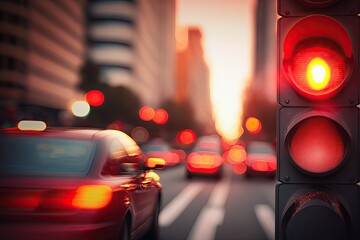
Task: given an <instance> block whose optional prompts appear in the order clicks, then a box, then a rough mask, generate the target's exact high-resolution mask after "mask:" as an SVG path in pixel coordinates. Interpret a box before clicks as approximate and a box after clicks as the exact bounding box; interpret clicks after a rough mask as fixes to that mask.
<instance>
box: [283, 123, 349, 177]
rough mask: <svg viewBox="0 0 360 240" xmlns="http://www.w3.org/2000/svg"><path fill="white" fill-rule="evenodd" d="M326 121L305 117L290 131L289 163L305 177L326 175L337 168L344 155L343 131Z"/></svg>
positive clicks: (338, 126) (335, 124) (336, 125)
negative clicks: (307, 175) (290, 160)
mask: <svg viewBox="0 0 360 240" xmlns="http://www.w3.org/2000/svg"><path fill="white" fill-rule="evenodd" d="M341 129H342V127H341V126H340V125H339V124H337V123H336V122H335V121H333V120H331V119H330V118H327V117H323V116H313V117H309V118H307V119H305V120H303V121H301V122H299V123H298V124H297V125H296V126H295V128H294V129H293V132H292V133H293V134H292V135H291V139H289V140H290V142H289V151H290V154H291V157H292V160H293V162H294V163H295V164H296V165H297V166H298V167H300V169H303V170H305V171H307V172H309V173H314V174H323V173H328V172H330V171H332V170H334V169H336V168H337V167H339V166H340V165H341V163H342V161H343V160H344V155H345V152H346V142H345V139H344V135H345V133H344V132H345V131H344V130H341Z"/></svg>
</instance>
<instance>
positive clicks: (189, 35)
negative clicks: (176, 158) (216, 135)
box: [176, 27, 215, 133]
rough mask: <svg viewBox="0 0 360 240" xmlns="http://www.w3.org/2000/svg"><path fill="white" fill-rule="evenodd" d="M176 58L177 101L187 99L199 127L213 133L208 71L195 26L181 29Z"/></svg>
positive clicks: (199, 36)
mask: <svg viewBox="0 0 360 240" xmlns="http://www.w3.org/2000/svg"><path fill="white" fill-rule="evenodd" d="M179 32H181V33H180V39H179V43H178V53H177V58H176V59H177V61H176V64H177V65H176V66H177V67H176V76H177V80H176V101H177V102H178V103H181V102H185V101H188V102H189V103H190V105H191V106H192V107H193V110H194V117H195V120H196V122H197V123H198V124H199V125H200V126H201V128H202V130H204V131H205V132H208V133H213V132H215V127H214V121H213V118H212V105H211V98H210V75H209V74H210V72H209V68H208V65H207V63H206V62H205V58H204V49H203V45H202V44H203V43H202V33H201V30H200V29H199V28H197V27H189V28H185V29H182V30H180V31H179Z"/></svg>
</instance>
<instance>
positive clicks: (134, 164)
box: [119, 135, 158, 226]
mask: <svg viewBox="0 0 360 240" xmlns="http://www.w3.org/2000/svg"><path fill="white" fill-rule="evenodd" d="M119 140H120V141H121V144H122V145H123V146H124V148H125V151H126V152H127V153H128V162H127V163H126V164H127V165H129V166H131V168H127V169H126V171H128V172H127V173H126V174H134V180H135V182H136V184H137V186H139V187H138V188H137V189H136V190H134V191H132V192H131V195H132V199H133V201H134V204H133V210H134V212H135V218H136V219H137V224H139V225H142V224H144V223H145V222H146V221H148V220H151V219H152V216H153V214H154V211H155V206H156V204H157V201H158V190H157V188H156V187H155V185H154V184H153V181H152V179H151V178H147V177H146V174H145V165H144V159H143V154H142V152H141V150H140V147H139V146H138V145H137V144H136V142H135V141H134V140H132V139H131V138H130V137H129V136H127V135H121V136H119ZM139 225H138V226H139Z"/></svg>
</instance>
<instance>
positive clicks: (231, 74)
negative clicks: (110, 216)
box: [177, 0, 256, 140]
mask: <svg viewBox="0 0 360 240" xmlns="http://www.w3.org/2000/svg"><path fill="white" fill-rule="evenodd" d="M177 5H178V6H177V12H178V13H177V14H178V18H177V23H178V26H187V25H191V26H199V27H200V29H202V32H203V46H204V49H205V58H206V60H207V62H208V65H209V68H210V74H211V77H210V78H211V79H210V80H211V86H212V87H211V99H212V103H213V107H214V114H215V116H214V120H215V123H216V128H217V130H218V132H219V133H220V134H221V135H222V136H224V137H225V138H227V139H229V140H233V139H236V138H238V137H239V136H240V134H241V131H240V124H241V123H240V116H241V114H242V109H241V106H240V105H241V101H242V95H243V89H244V87H245V86H246V83H247V81H248V80H249V79H251V76H252V71H253V53H254V44H255V43H254V39H253V35H254V27H255V25H254V12H255V5H256V0H178V4H177Z"/></svg>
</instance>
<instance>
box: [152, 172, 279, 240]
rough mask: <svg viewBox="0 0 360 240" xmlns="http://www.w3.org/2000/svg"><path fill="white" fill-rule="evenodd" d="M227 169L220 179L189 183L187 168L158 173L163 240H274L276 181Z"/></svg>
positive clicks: (197, 180)
mask: <svg viewBox="0 0 360 240" xmlns="http://www.w3.org/2000/svg"><path fill="white" fill-rule="evenodd" d="M224 170H225V171H224V173H225V174H224V176H223V178H222V179H219V180H216V179H212V178H207V177H194V178H192V179H190V180H188V179H186V178H185V166H177V167H174V168H167V169H164V170H162V171H157V172H158V174H159V175H160V177H161V180H160V181H161V183H162V185H163V198H162V206H161V212H160V216H159V224H160V240H176V239H187V240H209V239H219V240H223V239H224V240H231V239H236V240H242V239H243V240H267V239H269V240H272V239H275V217H274V210H275V185H276V181H275V180H274V179H269V178H265V177H252V178H249V179H247V178H245V177H244V176H241V175H236V174H235V173H233V172H232V171H231V168H230V167H229V166H226V167H225V168H224Z"/></svg>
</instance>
